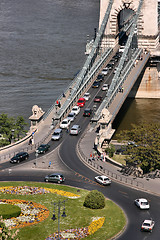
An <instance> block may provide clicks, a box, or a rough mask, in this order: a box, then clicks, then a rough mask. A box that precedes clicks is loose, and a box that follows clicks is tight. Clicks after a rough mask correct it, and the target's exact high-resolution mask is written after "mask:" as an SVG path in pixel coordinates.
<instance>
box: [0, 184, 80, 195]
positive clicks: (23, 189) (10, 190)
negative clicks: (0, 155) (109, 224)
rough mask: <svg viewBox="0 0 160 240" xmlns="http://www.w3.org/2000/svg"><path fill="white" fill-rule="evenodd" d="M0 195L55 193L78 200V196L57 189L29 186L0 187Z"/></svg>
mask: <svg viewBox="0 0 160 240" xmlns="http://www.w3.org/2000/svg"><path fill="white" fill-rule="evenodd" d="M0 193H3V194H4V193H6V194H16V195H35V194H46V193H55V194H58V195H61V196H64V197H68V198H79V197H80V195H78V194H74V193H71V192H66V191H62V190H58V189H52V188H39V187H29V186H17V187H13V186H8V187H0Z"/></svg>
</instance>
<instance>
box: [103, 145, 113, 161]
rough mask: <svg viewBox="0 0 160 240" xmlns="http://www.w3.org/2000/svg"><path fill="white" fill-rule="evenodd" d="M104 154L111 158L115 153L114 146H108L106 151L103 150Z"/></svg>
mask: <svg viewBox="0 0 160 240" xmlns="http://www.w3.org/2000/svg"><path fill="white" fill-rule="evenodd" d="M105 152H106V154H107V155H108V156H109V157H110V158H111V157H113V155H114V153H115V146H114V145H113V144H110V145H109V146H108V147H107V148H106V149H105Z"/></svg>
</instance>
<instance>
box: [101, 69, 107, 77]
mask: <svg viewBox="0 0 160 240" xmlns="http://www.w3.org/2000/svg"><path fill="white" fill-rule="evenodd" d="M101 73H102V74H103V75H107V74H108V68H107V67H106V68H103V70H102V71H101Z"/></svg>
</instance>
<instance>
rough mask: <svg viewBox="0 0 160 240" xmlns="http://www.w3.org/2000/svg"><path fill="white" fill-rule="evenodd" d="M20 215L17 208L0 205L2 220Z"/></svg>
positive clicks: (9, 205)
mask: <svg viewBox="0 0 160 240" xmlns="http://www.w3.org/2000/svg"><path fill="white" fill-rule="evenodd" d="M20 213H21V209H20V207H18V206H15V205H11V204H1V205H0V216H2V217H3V219H8V218H11V217H18V216H19V215H20Z"/></svg>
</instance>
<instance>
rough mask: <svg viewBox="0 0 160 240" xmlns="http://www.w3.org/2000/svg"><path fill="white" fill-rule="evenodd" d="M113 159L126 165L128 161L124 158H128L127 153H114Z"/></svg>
mask: <svg viewBox="0 0 160 240" xmlns="http://www.w3.org/2000/svg"><path fill="white" fill-rule="evenodd" d="M112 159H113V160H114V161H116V162H118V163H121V164H123V165H126V161H125V160H124V159H126V156H125V155H120V154H114V156H113V157H112Z"/></svg>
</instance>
